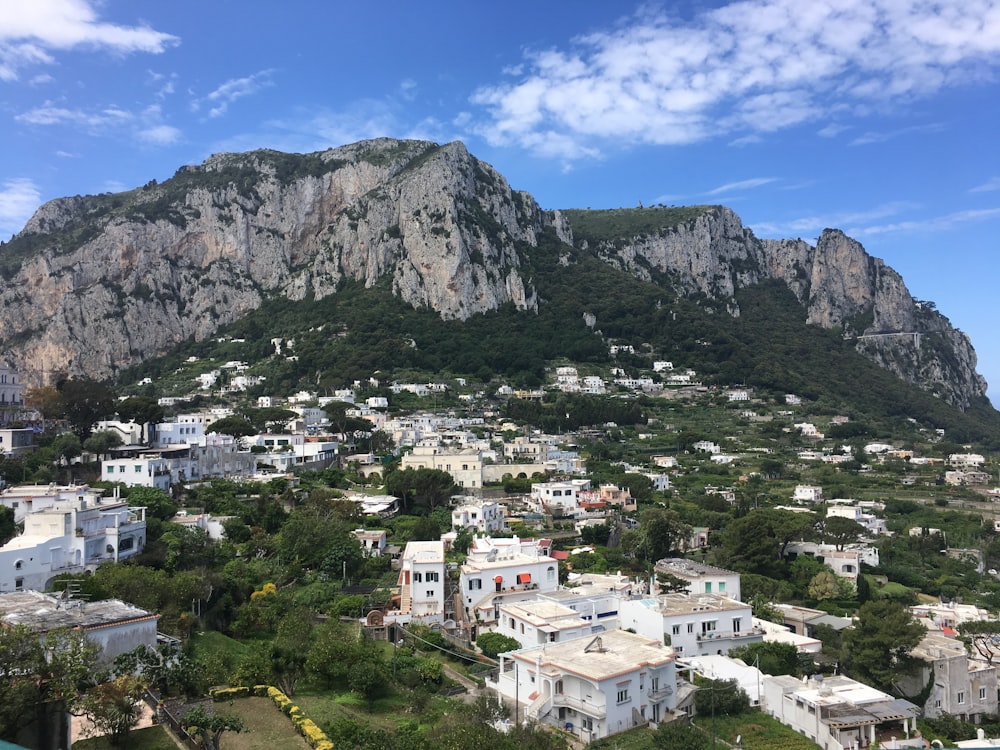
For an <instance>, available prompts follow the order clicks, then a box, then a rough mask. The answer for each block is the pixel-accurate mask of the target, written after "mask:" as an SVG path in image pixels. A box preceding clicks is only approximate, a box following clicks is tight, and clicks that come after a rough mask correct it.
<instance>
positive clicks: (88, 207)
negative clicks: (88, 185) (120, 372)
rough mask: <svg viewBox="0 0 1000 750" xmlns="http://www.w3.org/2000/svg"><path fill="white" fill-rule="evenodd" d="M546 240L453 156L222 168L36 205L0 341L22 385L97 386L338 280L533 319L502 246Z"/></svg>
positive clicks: (508, 196)
mask: <svg viewBox="0 0 1000 750" xmlns="http://www.w3.org/2000/svg"><path fill="white" fill-rule="evenodd" d="M542 223H543V217H542V213H541V212H540V211H539V209H538V207H537V205H535V203H534V201H533V200H532V199H531V198H530V197H529V196H527V195H525V194H522V193H517V192H514V191H512V190H511V189H510V187H509V186H508V185H507V183H506V181H505V180H504V179H503V177H501V176H500V175H499V174H498V173H496V172H495V171H494V170H493V169H492V168H491V167H489V166H488V165H485V164H483V163H482V162H479V161H477V160H475V159H473V158H472V157H471V156H470V155H469V153H468V152H467V151H466V149H465V147H464V146H463V145H462V144H460V143H453V144H449V145H446V146H437V145H436V144H433V143H426V142H416V141H408V142H400V141H393V140H388V139H384V140H378V141H368V142H363V143H358V144H354V145H351V146H345V147H342V148H338V149H333V150H331V151H327V152H323V153H320V154H312V155H308V156H307V157H297V156H291V155H286V154H276V153H273V152H253V153H248V154H222V155H218V156H214V157H212V158H210V159H209V160H208V161H206V162H205V164H203V165H201V166H199V167H184V168H182V169H181V170H179V171H178V173H177V175H176V176H175V177H174V178H173V179H171V180H169V181H167V182H164V183H163V184H162V185H155V184H150V185H147V186H146V187H144V188H142V189H139V190H135V191H131V192H130V193H126V194H121V195H118V196H97V197H91V198H69V199H59V200H56V201H52V202H50V203H47V204H46V205H44V206H42V207H41V208H40V209H39V210H38V212H37V213H36V215H35V216H34V217H33V218H32V219H31V221H30V222H29V223H28V224H27V226H26V227H25V229H24V230H23V231H22V232H21V234H20V235H19V236H18V238H16V239H15V240H14V241H13V242H12V243H10V244H9V245H8V247H7V248H4V250H8V251H10V250H16V249H17V248H18V247H19V246H21V245H24V244H26V243H28V242H31V243H32V244H33V246H35V247H37V248H38V250H37V252H35V253H34V254H32V255H30V257H28V259H27V260H26V262H24V264H23V265H22V266H21V267H20V270H18V271H17V272H16V273H15V274H13V278H12V279H11V283H9V284H7V285H6V286H5V288H4V290H3V291H2V292H0V310H3V311H4V314H3V315H2V316H0V342H3V349H4V350H5V351H4V352H3V353H4V354H5V355H6V356H7V357H8V358H9V359H11V360H12V361H14V362H15V363H16V364H17V365H18V366H19V367H20V368H21V369H22V370H23V371H24V372H25V374H26V375H27V376H28V377H29V378H30V377H31V375H32V373H34V374H35V378H34V379H35V380H36V381H37V380H40V379H42V377H41V374H42V373H52V372H69V373H71V374H87V375H90V376H93V377H106V376H108V375H110V374H112V373H113V372H114V371H115V370H116V369H118V368H119V367H123V366H127V365H128V364H130V363H132V362H135V361H138V360H140V359H142V358H145V357H150V356H155V355H158V354H161V353H163V352H164V351H166V350H167V349H169V348H170V347H172V346H174V345H176V344H177V343H179V342H181V341H184V340H185V339H188V338H191V337H193V338H195V339H202V338H205V337H208V336H211V335H212V334H213V333H214V332H215V331H216V330H217V329H218V327H219V326H220V325H224V324H226V323H229V322H232V321H235V320H238V319H239V318H241V317H242V316H243V315H245V314H246V313H247V312H249V311H250V310H253V309H255V308H256V307H258V306H259V305H260V304H261V302H262V301H263V300H264V299H265V298H267V297H272V296H284V297H287V298H289V299H293V300H295V299H302V298H303V297H305V296H307V295H315V296H316V297H322V296H324V295H327V294H330V293H333V292H334V291H335V290H336V288H337V285H338V283H340V282H341V281H342V280H344V279H351V280H357V281H363V282H364V283H365V284H367V285H369V286H370V285H373V284H375V283H376V282H378V281H379V280H380V279H382V278H383V277H389V278H390V279H391V284H392V287H393V289H394V291H395V292H396V294H398V295H399V296H400V297H402V298H403V299H404V300H406V301H407V302H409V303H410V304H412V305H414V306H425V307H429V308H431V309H434V310H436V311H438V312H439V313H440V314H441V315H442V316H444V317H447V318H459V319H465V318H467V317H469V316H470V315H474V314H476V313H479V312H483V311H486V310H492V309H495V308H496V307H498V306H500V305H501V304H504V303H507V302H513V303H514V304H515V305H516V306H517V307H518V308H520V309H524V310H532V309H534V308H535V305H536V301H535V295H534V291H533V290H532V289H531V288H530V287H528V286H527V285H526V284H525V283H524V282H523V280H522V278H521V276H520V275H519V273H518V267H519V259H518V255H517V251H516V250H515V243H525V244H527V245H532V244H534V242H535V238H536V236H537V234H538V233H539V232H540V231H541V229H542ZM81 240H82V241H81ZM2 252H3V251H0V253H2Z"/></svg>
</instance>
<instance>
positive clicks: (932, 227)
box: [850, 208, 1000, 235]
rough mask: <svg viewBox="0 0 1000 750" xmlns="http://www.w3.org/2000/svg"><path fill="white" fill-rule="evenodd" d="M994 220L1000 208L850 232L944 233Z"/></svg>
mask: <svg viewBox="0 0 1000 750" xmlns="http://www.w3.org/2000/svg"><path fill="white" fill-rule="evenodd" d="M993 219H1000V208H984V209H973V210H967V211H956V212H954V213H950V214H945V215H944V216H932V217H931V218H929V219H920V220H917V221H900V222H896V223H892V224H881V225H873V226H867V227H859V228H856V229H852V230H850V231H851V233H853V234H857V235H873V234H892V233H896V232H944V231H948V230H950V229H954V228H955V227H956V226H959V225H961V224H969V223H972V222H979V221H990V220H993Z"/></svg>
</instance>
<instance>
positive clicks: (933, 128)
mask: <svg viewBox="0 0 1000 750" xmlns="http://www.w3.org/2000/svg"><path fill="white" fill-rule="evenodd" d="M941 130H944V125H943V124H942V123H939V122H932V123H927V124H926V125H911V126H910V127H907V128H899V129H898V130H890V131H887V132H883V133H878V132H875V131H869V132H867V133H864V134H862V135H860V136H858V137H857V138H855V139H854V140H853V141H851V144H850V145H852V146H867V145H870V144H872V143H885V142H886V141H891V140H893V139H895V138H899V137H901V136H906V135H913V134H915V133H917V134H918V133H936V132H939V131H941Z"/></svg>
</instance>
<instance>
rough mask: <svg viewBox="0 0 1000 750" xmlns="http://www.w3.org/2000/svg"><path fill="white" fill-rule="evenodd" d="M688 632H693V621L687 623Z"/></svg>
mask: <svg viewBox="0 0 1000 750" xmlns="http://www.w3.org/2000/svg"><path fill="white" fill-rule="evenodd" d="M688 632H689V633H693V632H694V623H693V622H689V623H688Z"/></svg>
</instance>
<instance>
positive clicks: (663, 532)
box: [0, 340, 1000, 750]
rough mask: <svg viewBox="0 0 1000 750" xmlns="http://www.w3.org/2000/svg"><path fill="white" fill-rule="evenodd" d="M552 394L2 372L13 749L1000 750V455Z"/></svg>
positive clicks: (726, 412) (822, 426)
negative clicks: (263, 739) (39, 378)
mask: <svg viewBox="0 0 1000 750" xmlns="http://www.w3.org/2000/svg"><path fill="white" fill-rule="evenodd" d="M232 343H234V344H239V342H238V341H235V342H232ZM272 343H273V344H274V346H275V347H276V348H277V351H278V352H279V353H281V352H283V356H295V355H294V341H283V340H276V341H275V342H272ZM612 346H613V350H612V351H611V355H612V356H613V357H614V356H627V355H629V354H630V352H629V349H630V347H629V345H627V344H622V343H616V344H613V345H612ZM631 353H633V354H634V351H633V352H631ZM547 376H548V377H547V380H546V383H545V384H544V385H543V386H541V387H538V388H534V389H530V390H523V389H519V388H518V387H516V386H514V385H513V384H507V383H503V382H498V381H497V380H490V381H488V382H475V381H473V380H471V379H468V378H449V379H442V380H439V381H435V382H403V381H401V380H387V379H385V377H384V376H383V375H382V374H381V373H378V372H373V373H371V375H370V377H369V378H368V379H367V380H359V381H354V382H353V383H351V384H346V385H345V387H343V388H339V389H334V390H329V391H327V392H319V391H309V390H304V391H300V392H296V393H270V392H269V391H268V383H267V379H266V375H262V374H260V373H259V372H258V371H253V370H252V369H251V368H249V367H248V365H247V363H246V362H243V361H239V360H232V361H226V362H222V361H213V360H199V359H198V358H196V357H191V358H190V359H189V360H188V361H187V362H185V363H183V365H182V367H181V368H179V369H178V370H177V372H176V373H174V374H173V375H172V376H171V378H170V379H168V381H164V382H154V381H153V380H151V379H149V378H147V379H145V380H144V381H142V382H138V383H134V384H130V385H128V386H124V385H119V386H117V387H116V389H112V387H111V386H109V385H107V384H105V383H101V382H96V381H90V380H86V379H75V378H65V379H62V380H60V381H59V382H57V383H54V384H49V385H34V386H32V387H25V385H24V383H23V380H22V375H21V374H20V373H18V372H17V371H16V370H14V369H13V368H11V367H9V366H6V365H3V366H0V454H2V458H0V542H2V546H0V622H2V624H3V627H2V628H0V660H2V661H0V666H2V669H3V674H4V680H5V685H4V686H2V687H0V691H2V693H0V694H2V697H3V701H2V702H0V703H2V704H3V708H2V709H0V739H3V740H6V741H9V742H13V743H17V744H18V745H21V746H24V747H45V748H49V747H69V746H70V745H72V746H74V747H80V748H88V747H104V746H103V745H91V744H87V743H88V742H94V740H92V739H88V737H93V736H95V735H110V737H111V738H112V739H113V740H114V741H115V742H118V743H123V742H126V741H129V742H136V743H141V742H146V741H147V740H146V739H145V738H146V737H148V736H152V735H151V734H146V733H153V732H160V733H162V732H169V733H171V734H172V735H173V736H174V738H176V739H177V740H178V741H183V742H189V746H191V747H197V746H208V747H215V748H218V747H219V744H218V743H219V741H220V739H221V740H222V743H223V744H222V747H226V744H225V742H226V740H227V738H231V737H235V736H236V735H245V736H246V737H247V738H248V739H249V738H252V737H253V736H254V733H255V732H256V733H260V734H259V735H258V736H263V732H265V731H267V732H272V731H273V732H281V731H286V732H287V733H288V735H287V736H288V738H289V740H288V742H289V744H288V745H287V746H288V747H292V746H296V747H297V746H298V745H293V744H292V741H293V740H294V741H295V742H305V743H306V744H307V745H309V746H312V747H314V748H323V749H326V748H332V747H341V746H345V747H357V748H362V749H366V748H387V747H399V748H405V749H407V750H412V749H421V748H428V749H430V748H437V747H474V746H477V745H478V744H481V743H491V744H492V746H494V747H498V748H507V747H511V748H513V747H524V746H527V747H532V748H542V749H547V748H553V749H554V748H579V747H583V746H591V747H597V748H611V747H621V748H636V749H639V748H660V747H664V748H672V747H677V748H680V747H684V748H702V747H704V748H716V747H727V748H733V747H740V748H747V749H748V750H753V749H754V748H778V747H781V748H814V747H819V748H824V749H825V750H849V749H850V750H859V749H861V748H928V747H976V748H983V747H1000V682H998V675H997V669H998V667H997V665H995V664H994V663H993V660H994V659H995V658H998V657H1000V572H998V570H1000V513H998V508H1000V506H998V502H1000V476H998V471H1000V442H998V440H997V439H994V440H993V442H989V441H983V440H979V441H969V440H967V439H965V436H962V435H953V434H949V431H948V430H947V429H943V428H940V427H938V426H936V425H935V424H931V423H929V422H921V420H919V419H916V418H913V417H911V416H909V415H899V416H894V417H888V416H872V415H870V414H865V413H862V412H857V411H854V410H852V409H851V408H849V407H848V406H847V405H843V404H832V403H830V402H829V401H826V400H824V399H822V398H820V399H816V398H812V397H810V396H809V395H806V394H793V393H783V392H780V393H779V392H769V391H765V390H762V389H757V388H748V387H745V386H741V385H733V386H731V387H718V386H715V385H706V384H704V383H703V382H702V379H701V378H700V377H699V374H698V373H697V372H695V371H694V370H691V369H688V368H686V367H684V366H683V365H682V364H681V363H674V362H669V361H665V360H655V361H653V367H652V369H651V370H649V371H648V372H639V373H636V372H634V371H632V370H628V371H627V370H626V369H624V368H619V367H612V368H604V369H602V368H598V367H587V366H584V365H581V364H574V363H569V362H564V363H559V364H556V365H553V366H552V367H551V368H549V370H548V372H547ZM244 698H246V700H244ZM265 698H270V700H271V701H272V702H273V703H274V704H276V706H277V707H278V708H279V709H280V711H278V710H276V711H274V714H275V717H276V718H275V719H274V722H275V723H274V724H273V725H271V724H266V725H262V724H260V723H257V722H260V721H263V719H262V716H264V715H269V713H268V712H266V711H264V710H263V709H262V708H261V705H263V704H260V703H252V702H251V699H256V700H263V699H265ZM283 714H284V715H283ZM73 716H77V717H85V718H83V719H79V720H75V719H73V718H72V717H73ZM279 719H280V722H278V720H279ZM268 736H270V735H268ZM140 737H141V738H142V739H139V738H140ZM206 743H207V744H206ZM213 743H214V745H213ZM935 743H937V744H935ZM990 743H992V744H990ZM121 746H123V745H121ZM129 746H134V747H147V745H145V744H133V745H129ZM148 746H150V747H152V746H153V745H148ZM261 746H263V745H261ZM233 747H235V745H234V746H233ZM240 747H257V745H240Z"/></svg>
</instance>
